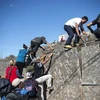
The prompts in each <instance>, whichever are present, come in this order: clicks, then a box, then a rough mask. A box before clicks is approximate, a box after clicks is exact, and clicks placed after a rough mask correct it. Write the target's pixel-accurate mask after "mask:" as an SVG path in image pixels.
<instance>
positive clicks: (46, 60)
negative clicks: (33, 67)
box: [42, 53, 53, 65]
mask: <svg viewBox="0 0 100 100" xmlns="http://www.w3.org/2000/svg"><path fill="white" fill-rule="evenodd" d="M52 55H53V54H52V53H50V55H49V56H48V57H47V58H46V59H45V61H43V62H42V64H43V65H44V64H45V63H47V62H48V61H49V59H50V58H51V56H52Z"/></svg>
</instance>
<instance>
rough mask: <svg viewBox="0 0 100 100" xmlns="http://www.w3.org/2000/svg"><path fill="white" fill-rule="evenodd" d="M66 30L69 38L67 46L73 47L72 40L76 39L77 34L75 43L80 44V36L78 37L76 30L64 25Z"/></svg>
mask: <svg viewBox="0 0 100 100" xmlns="http://www.w3.org/2000/svg"><path fill="white" fill-rule="evenodd" d="M64 30H65V31H66V32H67V33H68V35H69V37H68V39H67V41H66V43H65V45H71V42H72V39H73V37H74V34H75V41H74V43H78V42H79V36H78V35H77V33H76V31H75V29H73V28H72V27H71V26H68V25H64Z"/></svg>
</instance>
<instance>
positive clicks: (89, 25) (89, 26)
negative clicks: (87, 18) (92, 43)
mask: <svg viewBox="0 0 100 100" xmlns="http://www.w3.org/2000/svg"><path fill="white" fill-rule="evenodd" d="M92 25H93V23H92V22H90V23H89V24H87V28H88V29H89V30H90V31H91V33H93V32H94V31H93V30H92V28H91V26H92Z"/></svg>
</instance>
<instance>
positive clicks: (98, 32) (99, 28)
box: [87, 14, 100, 40]
mask: <svg viewBox="0 0 100 100" xmlns="http://www.w3.org/2000/svg"><path fill="white" fill-rule="evenodd" d="M93 25H97V29H96V30H93V29H92V28H91V26H93ZM87 28H88V29H89V30H90V31H91V33H94V35H95V37H96V38H97V39H98V40H100V14H99V15H98V17H97V18H96V19H95V20H93V21H92V22H90V23H89V24H87Z"/></svg>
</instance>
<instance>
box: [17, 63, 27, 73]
mask: <svg viewBox="0 0 100 100" xmlns="http://www.w3.org/2000/svg"><path fill="white" fill-rule="evenodd" d="M24 65H25V64H24V63H22V62H16V66H17V67H18V69H19V73H20V74H21V75H22V73H23V68H24Z"/></svg>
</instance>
